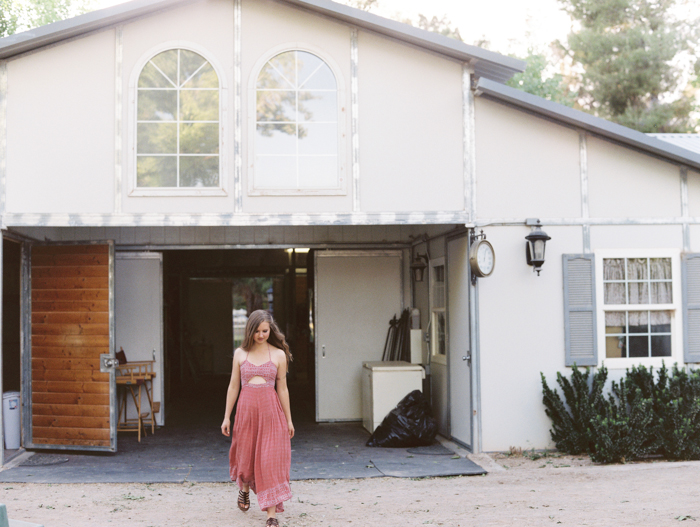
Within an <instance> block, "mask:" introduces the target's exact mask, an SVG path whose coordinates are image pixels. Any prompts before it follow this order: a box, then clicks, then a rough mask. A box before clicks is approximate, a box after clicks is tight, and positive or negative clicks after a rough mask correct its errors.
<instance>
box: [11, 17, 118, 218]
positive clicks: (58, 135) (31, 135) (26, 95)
mask: <svg viewBox="0 0 700 527" xmlns="http://www.w3.org/2000/svg"><path fill="white" fill-rule="evenodd" d="M7 79H8V93H7V188H6V191H7V211H8V212H78V213H79V212H111V210H112V204H113V203H114V198H113V195H114V194H113V189H114V121H115V119H114V31H105V32H102V33H97V34H93V35H88V36H86V37H84V38H82V39H79V40H76V41H72V42H68V43H66V44H63V45H60V46H56V47H51V48H49V49H44V50H42V51H40V52H38V53H34V54H31V55H26V56H24V57H21V58H19V59H16V60H12V61H10V62H8V64H7Z"/></svg>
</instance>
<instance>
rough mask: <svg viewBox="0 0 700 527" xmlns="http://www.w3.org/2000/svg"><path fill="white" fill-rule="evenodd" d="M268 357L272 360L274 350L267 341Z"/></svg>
mask: <svg viewBox="0 0 700 527" xmlns="http://www.w3.org/2000/svg"><path fill="white" fill-rule="evenodd" d="M267 358H268V359H269V360H270V362H272V351H270V343H269V342H268V343H267Z"/></svg>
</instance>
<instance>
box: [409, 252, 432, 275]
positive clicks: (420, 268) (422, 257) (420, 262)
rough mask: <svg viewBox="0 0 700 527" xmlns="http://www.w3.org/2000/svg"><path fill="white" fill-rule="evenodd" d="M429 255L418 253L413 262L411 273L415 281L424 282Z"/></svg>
mask: <svg viewBox="0 0 700 527" xmlns="http://www.w3.org/2000/svg"><path fill="white" fill-rule="evenodd" d="M428 262H429V260H428V255H427V254H420V253H418V254H417V255H416V257H415V258H414V259H413V262H412V263H411V274H412V275H413V281H414V282H422V281H423V278H424V277H425V270H426V269H427V268H428Z"/></svg>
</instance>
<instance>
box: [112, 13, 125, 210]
mask: <svg viewBox="0 0 700 527" xmlns="http://www.w3.org/2000/svg"><path fill="white" fill-rule="evenodd" d="M114 33H115V44H114V46H115V50H114V51H115V61H114V212H115V213H120V212H121V211H122V185H123V179H124V163H123V161H124V160H123V155H124V150H123V145H124V137H123V131H124V126H123V124H124V123H123V119H124V114H123V111H124V100H123V99H124V79H123V78H122V76H123V70H122V68H123V65H124V29H123V27H122V26H117V27H116V28H115V31H114Z"/></svg>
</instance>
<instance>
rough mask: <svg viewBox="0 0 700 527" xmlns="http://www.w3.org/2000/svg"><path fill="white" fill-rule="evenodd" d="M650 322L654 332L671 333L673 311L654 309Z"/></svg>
mask: <svg viewBox="0 0 700 527" xmlns="http://www.w3.org/2000/svg"><path fill="white" fill-rule="evenodd" d="M650 322H651V328H652V329H651V331H652V333H666V332H669V333H670V331H671V311H652V312H651V320H650ZM654 328H658V329H654ZM664 328H665V329H664Z"/></svg>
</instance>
